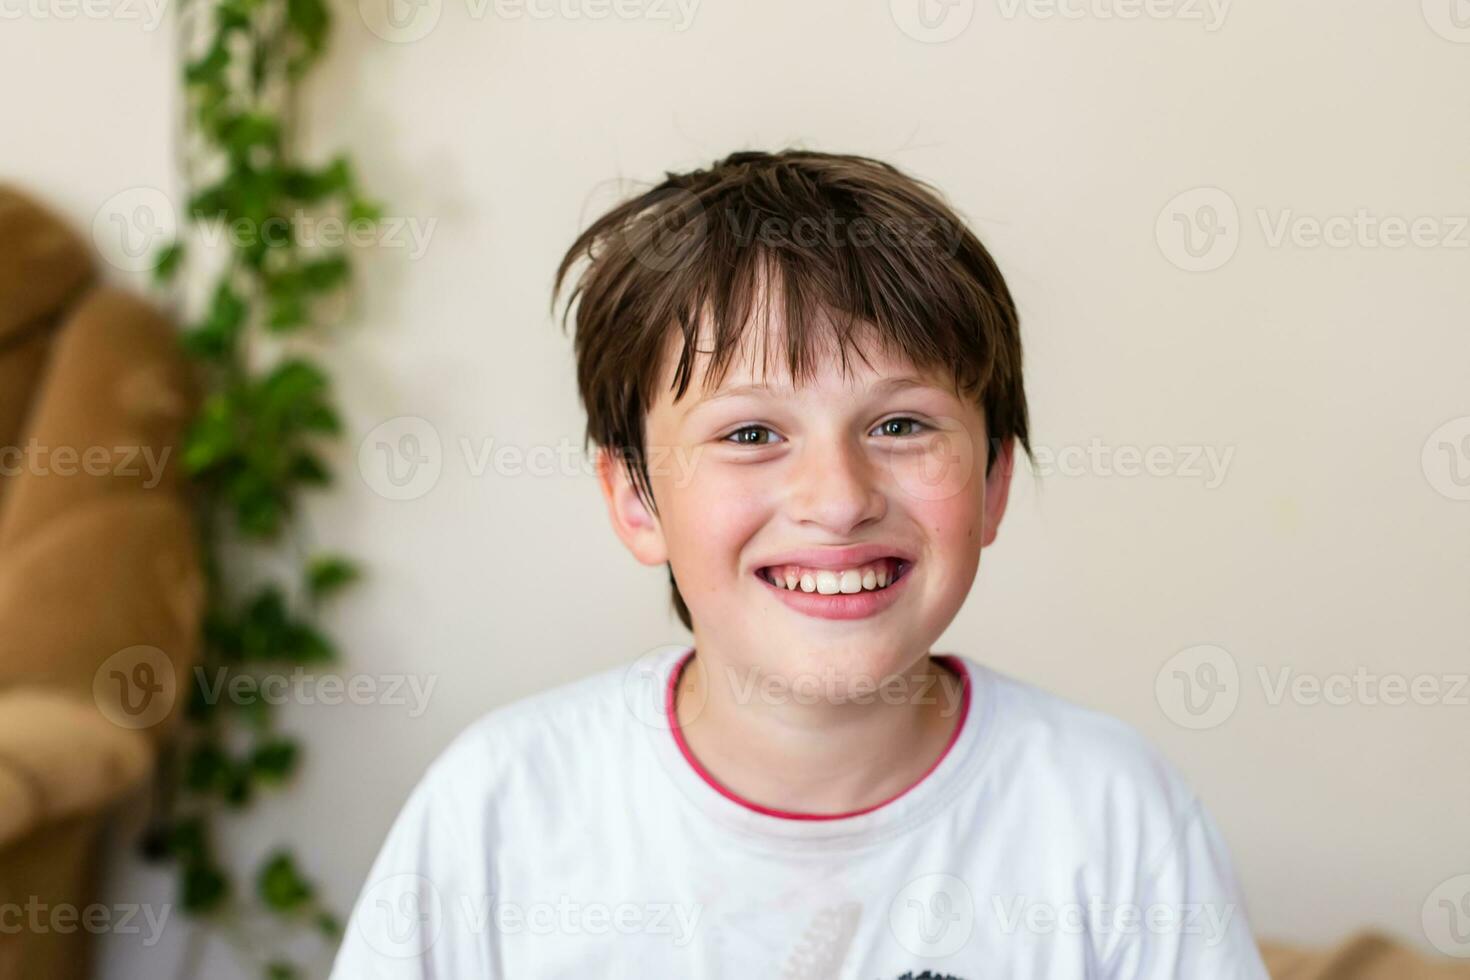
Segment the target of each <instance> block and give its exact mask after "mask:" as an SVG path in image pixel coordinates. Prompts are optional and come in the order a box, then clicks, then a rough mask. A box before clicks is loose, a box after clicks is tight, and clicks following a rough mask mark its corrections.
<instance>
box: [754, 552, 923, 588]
mask: <svg viewBox="0 0 1470 980" xmlns="http://www.w3.org/2000/svg"><path fill="white" fill-rule="evenodd" d="M896 565H897V562H896V560H895V559H892V558H880V559H878V560H877V561H875V562H870V563H869V564H867V565H859V566H857V567H856V568H803V567H801V566H800V565H772V566H770V567H769V568H768V569H767V571H768V572H769V573H770V576H771V581H772V582H774V583H775V584H776V585H778V586H782V587H785V588H787V589H791V590H796V589H800V590H801V591H803V592H819V593H821V594H822V595H836V594H837V593H839V592H849V593H851V592H863V591H868V592H871V591H873V590H874V589H881V588H883V587H884V586H886V585H887V584H888V583H889V582H890V581H891V580H892V579H893V578H894V577H895V575H894V573H895V572H896V571H897V567H896Z"/></svg>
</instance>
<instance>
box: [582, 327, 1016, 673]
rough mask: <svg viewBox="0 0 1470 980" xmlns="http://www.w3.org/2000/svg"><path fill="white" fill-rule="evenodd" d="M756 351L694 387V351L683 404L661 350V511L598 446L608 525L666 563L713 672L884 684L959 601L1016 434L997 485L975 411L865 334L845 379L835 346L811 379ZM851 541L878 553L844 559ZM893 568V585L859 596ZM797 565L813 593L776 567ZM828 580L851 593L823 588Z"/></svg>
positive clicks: (648, 437)
mask: <svg viewBox="0 0 1470 980" xmlns="http://www.w3.org/2000/svg"><path fill="white" fill-rule="evenodd" d="M772 329H773V330H776V329H779V323H777V324H775V325H773V327H772ZM775 340H776V341H777V342H778V343H779V337H778V338H775ZM678 342H679V341H678V339H677V337H675V338H673V340H672V341H671V343H673V344H675V345H676V344H677V343H678ZM747 346H749V345H747ZM767 347H768V349H772V350H783V349H784V347H781V346H776V345H775V344H772V343H768V345H767ZM710 348H711V344H710V342H709V339H708V338H707V337H705V338H702V339H701V342H700V343H699V345H698V349H699V350H709V349H710ZM675 353H676V351H675ZM745 353H746V356H744V357H737V358H736V360H735V361H734V362H733V363H732V364H731V367H730V370H729V372H728V373H727V375H726V377H725V378H724V379H723V381H722V382H721V383H720V385H719V386H718V389H717V390H714V391H709V390H703V389H701V388H700V387H699V383H700V381H701V379H702V371H703V368H704V362H705V359H706V358H707V355H704V354H700V355H697V356H698V360H696V363H695V365H694V374H693V383H692V384H691V386H690V388H689V390H688V391H687V392H686V393H685V395H684V397H683V398H682V399H680V400H679V401H678V402H677V403H676V402H674V401H673V394H672V392H671V391H670V385H671V382H672V379H673V367H674V365H673V361H674V355H673V354H666V356H665V364H664V366H663V378H662V380H661V383H660V384H659V386H658V391H659V396H658V401H657V402H656V403H655V404H654V405H653V406H652V407H651V409H650V410H649V412H648V415H647V418H646V420H645V429H644V431H645V444H646V448H647V452H648V456H647V461H648V468H649V480H650V484H651V487H652V491H653V498H654V502H655V503H656V505H657V510H658V516H657V517H655V516H654V515H653V514H652V513H651V512H650V511H649V510H648V509H647V508H645V507H644V506H643V504H642V503H641V502H640V501H639V500H638V499H637V495H636V493H635V492H634V490H633V487H632V485H631V483H630V482H629V481H628V479H627V476H626V473H625V472H624V469H623V467H622V465H621V464H620V463H617V462H615V461H614V460H613V459H612V458H611V457H610V456H609V455H608V454H600V457H601V459H600V467H599V469H600V474H601V478H602V486H603V490H604V493H605V494H606V496H607V499H608V506H609V511H610V514H611V516H612V520H613V524H614V528H615V530H616V531H617V532H618V535H619V536H620V537H621V538H622V540H623V541H624V543H625V544H626V545H627V546H628V548H629V549H630V550H631V551H632V552H633V554H634V555H635V556H636V557H637V558H638V560H639V561H641V562H643V563H644V564H649V565H655V564H662V563H663V562H665V561H667V562H669V563H670V564H671V565H672V568H673V573H674V577H675V579H676V580H677V581H678V584H679V589H680V592H681V593H682V594H683V597H684V601H685V602H686V603H687V604H688V606H689V611H690V614H691V617H692V619H693V621H694V635H695V646H696V649H698V650H700V651H701V653H702V654H703V655H705V656H707V657H708V658H709V660H708V661H707V662H710V663H711V664H712V666H716V665H717V666H719V667H722V668H728V669H731V670H733V671H734V672H735V673H734V676H735V677H736V678H737V679H738V680H739V681H740V682H746V681H748V680H750V678H751V674H752V673H754V674H755V676H757V677H760V676H766V675H773V676H774V677H776V678H781V679H784V680H785V681H786V682H787V683H806V684H812V683H816V684H819V685H822V686H821V687H820V690H822V691H830V690H834V689H835V690H836V691H839V692H841V691H848V692H849V693H851V692H853V691H854V688H853V682H854V681H861V682H863V683H864V684H868V685H871V684H875V683H880V682H882V680H883V679H884V678H891V677H892V676H893V675H895V674H898V673H901V672H903V671H906V670H907V669H909V668H910V667H911V666H913V665H914V664H915V663H916V662H917V661H918V660H919V659H920V658H922V657H923V656H924V655H925V654H927V653H928V652H929V650H930V648H931V645H932V644H933V643H934V642H935V641H936V640H937V639H938V638H939V636H940V634H941V633H943V631H944V629H945V627H947V626H948V625H949V623H950V621H951V620H953V618H954V616H955V614H956V613H957V612H958V611H959V609H960V606H961V605H962V604H963V603H964V600H965V596H966V595H967V594H968V593H969V590H970V586H971V584H972V582H973V581H974V578H975V572H976V569H977V568H978V566H979V561H980V549H981V548H982V547H984V546H986V545H989V544H990V542H991V541H993V540H994V538H995V534H996V530H997V528H998V526H999V524H1000V519H1001V516H1002V514H1003V513H1004V511H1005V505H1006V497H1007V493H1008V490H1009V487H1010V479H1011V469H1012V460H1013V451H1014V444H1013V442H1012V441H1010V440H1008V441H1007V444H1006V445H1004V446H1002V447H998V448H999V453H998V458H997V459H996V462H995V466H994V468H993V470H992V471H991V474H990V476H989V478H988V479H987V477H986V475H985V471H986V463H987V440H986V434H985V421H984V419H983V417H982V412H981V411H980V409H979V408H978V407H977V406H976V405H974V404H973V403H971V402H970V401H968V400H966V399H962V398H959V397H957V396H956V395H955V394H953V392H952V391H951V390H950V388H949V386H948V385H947V383H946V379H945V378H944V377H943V376H941V375H939V374H929V375H924V374H921V373H920V372H917V371H915V370H914V369H913V368H912V366H911V365H909V364H908V363H907V362H905V361H898V360H893V359H890V358H888V357H887V356H885V355H884V354H883V353H882V352H881V351H880V350H879V348H878V345H877V343H876V342H872V343H866V344H865V345H864V346H863V354H864V355H865V356H866V358H867V360H868V362H869V364H864V363H863V361H862V360H861V359H860V358H857V357H853V356H850V357H849V365H848V366H849V368H850V373H851V376H850V377H844V375H843V371H842V367H841V365H840V364H839V363H838V361H837V358H836V355H835V352H833V353H832V354H831V355H830V356H827V357H824V358H822V359H821V361H820V364H819V366H818V368H817V371H816V376H815V377H814V378H813V379H812V380H811V381H809V382H808V383H807V384H805V385H803V386H802V387H800V388H793V387H792V386H791V379H790V377H789V375H788V374H787V373H786V371H785V369H784V365H783V366H782V367H781V368H779V369H777V370H776V371H773V372H772V373H770V374H765V373H764V372H762V371H761V368H760V365H759V363H758V361H759V358H758V357H755V358H752V357H750V356H749V353H750V352H749V351H748V350H747V351H746V352H745ZM762 384H764V385H766V386H767V387H766V388H765V389H764V390H762V389H755V390H745V391H737V390H735V389H740V388H743V387H744V386H750V385H762ZM854 546H859V547H861V546H871V547H872V548H873V549H874V550H873V551H871V552H870V553H866V552H865V553H861V554H856V555H854V554H853V553H852V552H851V551H849V552H848V553H847V554H842V553H839V551H840V550H841V549H851V548H853V547H854ZM888 558H897V559H901V560H902V561H903V563H904V565H895V564H894V563H893V562H891V561H887V560H885V559H888ZM854 559H856V560H854ZM773 566H775V567H774V568H773ZM904 566H906V567H904ZM895 569H897V570H898V571H899V577H898V579H897V580H896V581H893V582H890V584H889V585H888V586H887V587H886V588H883V589H878V590H875V591H868V590H866V589H864V590H863V591H861V592H857V593H853V592H851V591H850V590H851V589H852V588H853V587H854V586H855V585H856V584H857V583H858V581H859V580H860V579H862V578H864V577H866V573H867V572H869V571H872V572H874V573H875V574H874V576H873V577H874V578H876V577H877V573H878V572H879V571H883V570H886V571H887V572H888V574H889V575H890V576H891V575H892V573H893V571H894V570H895ZM844 570H845V571H847V572H848V574H847V575H845V576H844V575H843V571H844ZM823 571H826V572H829V573H830V575H827V576H823V575H822V572H823ZM788 573H789V574H791V575H793V576H798V577H801V576H805V575H807V574H810V575H811V577H812V580H813V581H814V582H816V583H819V585H818V591H815V592H806V591H803V590H802V589H801V588H800V585H798V588H797V589H796V590H790V589H781V588H778V587H777V586H775V585H773V584H771V582H770V581H768V579H767V576H771V575H774V576H775V577H776V578H778V579H780V580H782V581H784V579H785V576H786V574H788ZM824 579H825V581H823V580H824ZM844 579H845V581H843V580H844ZM834 580H836V581H837V582H838V583H839V588H841V589H842V591H839V592H837V594H824V590H830V589H832V588H833V582H834ZM868 581H869V582H871V581H872V578H869V579H868ZM869 690H871V687H869ZM840 696H841V695H840V694H839V697H840Z"/></svg>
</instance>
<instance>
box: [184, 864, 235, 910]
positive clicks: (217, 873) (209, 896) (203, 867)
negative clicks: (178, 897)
mask: <svg viewBox="0 0 1470 980" xmlns="http://www.w3.org/2000/svg"><path fill="white" fill-rule="evenodd" d="M182 891H183V906H184V911H185V912H187V913H189V914H190V915H203V914H206V913H208V912H212V911H214V910H215V909H217V908H219V907H220V906H221V905H223V904H224V902H225V899H226V898H228V897H229V894H230V882H229V879H228V878H226V877H225V874H224V872H223V871H222V870H220V868H219V867H217V866H216V865H214V864H203V863H199V864H188V865H185V867H184V881H183V889H182Z"/></svg>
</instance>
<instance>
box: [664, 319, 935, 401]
mask: <svg viewBox="0 0 1470 980" xmlns="http://www.w3.org/2000/svg"><path fill="white" fill-rule="evenodd" d="M809 339H810V342H811V343H810V354H811V358H812V363H811V368H810V370H811V375H810V376H809V377H806V378H793V377H792V374H791V368H790V364H789V362H788V357H787V337H786V331H785V329H784V326H783V324H782V322H781V318H780V316H779V314H773V315H772V316H771V317H770V318H769V322H768V323H761V322H760V321H759V320H757V321H756V322H754V323H751V324H749V325H748V326H747V328H746V329H745V330H744V331H743V332H742V333H741V335H740V336H739V339H738V343H737V346H736V348H735V349H734V350H733V351H731V352H730V354H729V360H728V362H727V366H726V369H725V371H724V373H723V377H717V376H716V375H715V373H713V372H711V371H710V367H711V365H712V363H713V361H714V354H715V335H714V330H713V327H712V325H711V324H710V322H709V320H708V318H705V319H704V320H702V321H701V323H700V325H699V330H698V333H697V334H696V339H695V342H694V344H693V352H692V354H691V355H690V358H691V359H690V374H689V386H688V388H687V390H686V391H685V392H684V394H683V396H682V397H681V398H680V399H679V401H678V403H677V405H678V407H679V408H683V407H684V406H685V405H686V404H687V405H692V404H694V403H696V402H698V401H699V400H700V399H702V398H705V397H707V396H709V395H712V394H716V393H717V392H719V391H723V390H725V389H728V388H733V387H736V386H745V385H763V386H766V387H768V388H770V389H772V390H776V391H782V390H797V389H800V388H803V387H805V386H807V385H810V384H818V385H835V386H846V387H853V388H862V387H864V386H866V385H868V384H871V383H873V382H875V381H878V380H882V379H883V378H886V377H894V376H899V375H908V376H917V377H921V378H924V379H926V380H931V381H933V382H934V383H935V384H940V385H943V384H944V383H945V381H944V379H943V378H942V377H941V376H940V374H939V372H937V371H934V370H924V369H921V368H919V367H917V366H916V365H914V364H913V363H912V362H911V361H910V360H909V359H908V358H907V357H906V356H904V355H903V353H902V352H900V351H889V350H885V349H884V345H883V344H882V342H881V338H880V337H879V335H878V333H877V331H876V329H875V328H874V327H873V326H872V325H871V324H867V323H865V322H864V321H860V320H858V321H854V323H853V328H852V335H851V339H850V340H849V342H848V344H847V345H846V346H847V347H848V350H847V351H846V366H845V368H844V365H843V350H842V346H843V345H841V344H840V343H839V342H838V340H837V331H836V327H835V326H834V325H833V324H832V322H831V319H830V317H828V318H826V319H825V321H824V322H823V323H822V324H821V329H820V330H819V331H818V332H817V333H816V334H815V335H814V336H811V337H810V338H809ZM683 347H684V339H683V334H682V333H681V332H680V331H678V330H671V331H669V336H668V338H667V339H666V342H665V344H664V352H663V356H662V358H661V359H660V360H661V363H660V365H659V382H658V386H657V388H656V389H655V396H656V399H657V401H658V402H661V403H664V404H669V405H673V404H675V403H674V394H675V393H674V388H675V382H676V380H677V379H676V374H675V372H676V370H677V368H678V364H679V358H680V355H681V353H682V352H683Z"/></svg>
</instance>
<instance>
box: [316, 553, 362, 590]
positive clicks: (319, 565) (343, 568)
mask: <svg viewBox="0 0 1470 980" xmlns="http://www.w3.org/2000/svg"><path fill="white" fill-rule="evenodd" d="M360 575H361V573H360V572H359V571H358V568H357V566H356V565H355V564H353V563H352V562H350V561H348V560H347V559H345V558H335V557H331V556H323V557H318V558H315V559H313V560H312V562H311V564H310V565H308V566H307V569H306V587H307V591H308V592H309V593H310V594H311V597H312V598H313V599H317V600H320V599H325V598H327V597H329V596H331V595H334V594H335V593H337V592H339V591H341V590H342V588H343V587H345V586H347V585H349V584H350V583H352V582H354V581H356V580H357V579H358V578H359V577H360Z"/></svg>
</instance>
